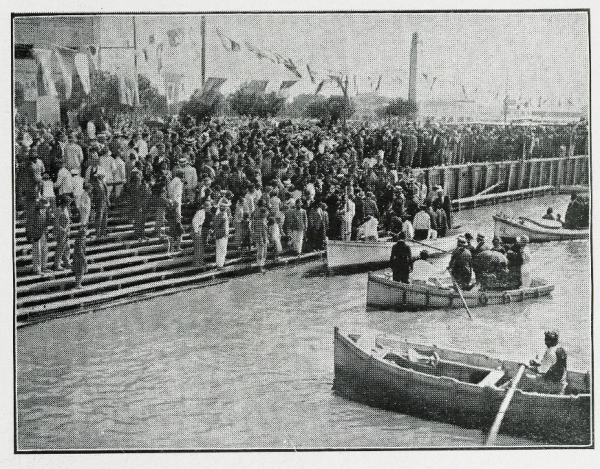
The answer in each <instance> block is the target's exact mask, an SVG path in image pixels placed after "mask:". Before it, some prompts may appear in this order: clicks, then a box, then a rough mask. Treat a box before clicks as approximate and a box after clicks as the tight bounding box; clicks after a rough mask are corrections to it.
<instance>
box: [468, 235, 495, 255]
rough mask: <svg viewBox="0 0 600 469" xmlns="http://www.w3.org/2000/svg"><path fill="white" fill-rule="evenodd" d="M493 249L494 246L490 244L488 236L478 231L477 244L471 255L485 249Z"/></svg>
mask: <svg viewBox="0 0 600 469" xmlns="http://www.w3.org/2000/svg"><path fill="white" fill-rule="evenodd" d="M491 249H492V246H490V244H489V242H488V240H487V238H486V236H485V235H484V234H482V233H477V244H476V245H475V248H474V249H473V251H471V255H472V256H476V255H477V254H480V253H482V252H484V251H489V250H491Z"/></svg>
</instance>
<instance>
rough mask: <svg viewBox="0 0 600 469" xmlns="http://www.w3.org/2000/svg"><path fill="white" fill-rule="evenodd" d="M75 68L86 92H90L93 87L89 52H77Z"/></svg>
mask: <svg viewBox="0 0 600 469" xmlns="http://www.w3.org/2000/svg"><path fill="white" fill-rule="evenodd" d="M75 70H77V75H78V76H79V81H81V85H82V86H83V91H84V93H85V94H90V91H91V90H92V87H91V86H90V65H89V59H88V55H87V54H83V53H81V52H77V53H76V54H75Z"/></svg>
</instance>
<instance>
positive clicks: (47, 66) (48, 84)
mask: <svg viewBox="0 0 600 469" xmlns="http://www.w3.org/2000/svg"><path fill="white" fill-rule="evenodd" d="M32 52H33V54H34V55H35V57H36V59H37V60H38V62H39V64H40V66H41V67H42V77H43V80H44V88H45V90H46V94H47V95H50V96H57V95H58V93H57V92H56V86H55V85H54V80H52V65H51V63H50V60H51V58H52V51H50V50H47V49H36V48H34V49H32Z"/></svg>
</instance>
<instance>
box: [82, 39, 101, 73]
mask: <svg viewBox="0 0 600 469" xmlns="http://www.w3.org/2000/svg"><path fill="white" fill-rule="evenodd" d="M85 52H86V54H87V57H88V59H89V63H90V64H92V66H93V67H94V70H99V69H100V66H99V56H100V47H99V46H98V45H96V44H89V45H87V46H86V48H85Z"/></svg>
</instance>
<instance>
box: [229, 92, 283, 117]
mask: <svg viewBox="0 0 600 469" xmlns="http://www.w3.org/2000/svg"><path fill="white" fill-rule="evenodd" d="M229 102H230V103H231V108H232V109H233V111H235V112H236V113H237V114H239V115H242V116H252V117H270V116H274V115H276V114H277V113H278V112H279V111H280V110H281V109H282V108H283V105H284V103H285V98H283V97H281V96H278V95H277V93H275V92H274V91H273V92H271V93H265V92H264V91H256V90H251V89H249V88H240V89H239V90H237V91H236V92H235V93H233V94H232V95H231V96H230V97H229Z"/></svg>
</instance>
